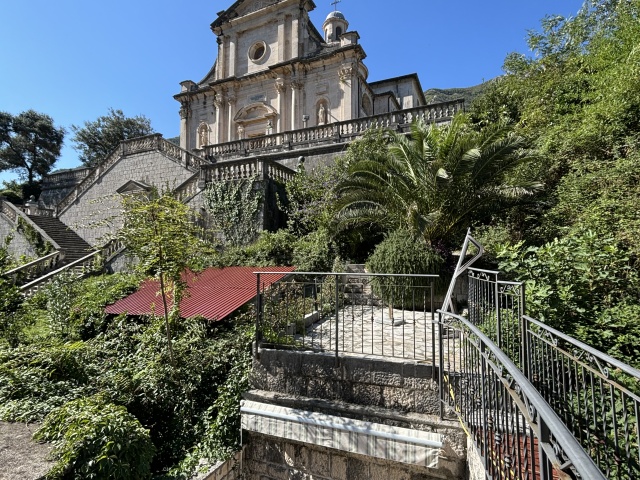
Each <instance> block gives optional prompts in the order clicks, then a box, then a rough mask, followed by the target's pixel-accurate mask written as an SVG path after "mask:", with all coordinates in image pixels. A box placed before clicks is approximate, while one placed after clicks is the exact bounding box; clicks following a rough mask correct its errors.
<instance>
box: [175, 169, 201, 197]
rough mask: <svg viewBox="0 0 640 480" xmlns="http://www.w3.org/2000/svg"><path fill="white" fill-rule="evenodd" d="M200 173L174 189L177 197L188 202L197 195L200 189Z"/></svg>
mask: <svg viewBox="0 0 640 480" xmlns="http://www.w3.org/2000/svg"><path fill="white" fill-rule="evenodd" d="M199 183H200V175H199V174H198V175H194V176H192V177H191V178H189V179H188V180H187V181H186V182H184V183H183V184H182V185H180V186H178V188H176V189H175V190H174V194H175V196H176V198H179V199H180V200H181V201H183V202H188V201H189V200H190V199H191V198H193V197H195V196H196V194H197V193H198V192H199V191H200V185H199Z"/></svg>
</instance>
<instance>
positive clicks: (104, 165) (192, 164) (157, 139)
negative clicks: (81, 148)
mask: <svg viewBox="0 0 640 480" xmlns="http://www.w3.org/2000/svg"><path fill="white" fill-rule="evenodd" d="M152 150H160V151H162V152H164V153H165V154H166V155H167V157H169V158H170V159H171V160H173V161H174V162H176V163H179V164H181V165H183V166H185V167H187V168H188V169H189V170H191V171H192V172H194V173H196V172H197V171H198V169H199V168H200V166H202V165H204V164H206V163H208V162H207V160H204V159H202V158H199V157H197V156H196V155H193V154H192V153H189V152H187V151H186V150H183V149H182V148H180V147H179V146H178V145H175V144H173V143H171V142H169V141H167V140H165V139H164V138H162V135H160V134H154V135H147V136H146V137H140V138H134V139H131V140H125V141H123V142H122V143H121V144H120V146H119V147H118V148H116V149H115V150H114V151H113V152H111V154H110V155H109V156H108V157H107V158H106V159H105V160H104V161H103V162H101V163H100V164H98V165H97V166H96V167H95V168H94V169H93V170H91V171H90V172H89V173H88V174H87V175H86V176H85V177H84V179H83V180H82V181H81V182H80V183H79V184H78V185H76V187H75V188H74V189H73V191H71V192H70V193H69V195H67V196H66V197H65V198H63V199H62V201H61V202H60V203H59V204H58V206H57V215H60V214H61V213H62V212H64V211H65V210H67V209H68V208H69V207H70V206H71V204H72V203H73V202H74V201H75V200H76V199H77V198H78V197H79V196H80V195H82V194H83V193H84V192H85V191H87V190H88V189H89V188H90V187H91V185H93V184H94V183H95V182H96V181H97V180H98V179H99V178H100V176H101V175H102V174H103V173H104V172H105V171H107V170H108V169H109V168H111V167H112V166H113V165H114V164H115V163H116V162H117V161H118V160H120V158H121V157H122V156H126V155H133V154H136V153H142V152H147V151H152Z"/></svg>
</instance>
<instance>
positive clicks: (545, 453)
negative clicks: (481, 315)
mask: <svg viewBox="0 0 640 480" xmlns="http://www.w3.org/2000/svg"><path fill="white" fill-rule="evenodd" d="M438 314H439V315H440V319H439V325H440V330H441V333H442V331H443V329H455V327H454V326H453V325H452V324H450V323H445V322H443V321H442V319H443V317H447V318H450V319H451V318H452V319H454V320H455V321H456V322H458V323H459V324H460V325H461V326H463V327H464V328H465V329H467V330H468V331H469V332H471V334H472V335H473V336H474V337H475V339H476V340H477V341H476V342H472V343H473V344H474V346H475V348H477V349H478V350H479V352H480V357H479V358H480V359H482V363H483V371H484V370H485V369H486V368H487V367H486V366H485V364H486V363H487V362H489V360H491V361H495V362H497V363H498V364H499V366H498V367H497V369H498V370H499V369H500V368H501V369H503V370H504V372H506V374H505V373H504V372H502V374H501V376H500V381H501V383H502V384H503V385H504V386H505V388H507V390H508V392H509V394H510V396H512V397H513V398H514V400H515V402H514V403H515V404H516V405H517V406H518V408H519V410H520V412H519V414H520V415H522V416H523V417H524V418H525V419H527V420H528V421H527V425H526V426H528V427H529V428H530V429H531V430H533V431H535V433H536V436H537V440H538V445H539V447H540V448H541V450H540V451H539V454H540V455H542V457H543V458H540V463H541V465H540V478H543V479H545V480H547V479H549V480H551V478H552V472H551V471H548V470H546V469H547V466H545V465H544V464H543V461H546V462H554V460H555V466H556V467H557V468H560V469H562V470H566V469H567V468H568V467H569V465H567V464H560V463H559V461H558V458H557V455H558V454H559V453H560V452H558V451H557V450H558V448H557V447H559V448H560V449H561V453H563V454H564V456H565V457H566V459H567V460H569V461H570V462H571V466H572V467H573V468H574V469H575V471H576V472H577V473H578V474H579V475H580V476H581V477H582V478H583V479H589V480H597V479H603V480H604V479H605V478H606V477H605V476H604V475H603V473H602V471H601V470H600V469H599V468H598V467H597V465H596V464H595V463H594V461H593V459H592V458H591V457H590V456H589V455H588V454H587V453H586V452H585V451H584V449H583V448H582V446H581V445H580V443H579V442H578V441H577V439H576V438H575V437H574V435H573V434H572V433H571V431H570V430H569V429H568V428H567V426H566V425H565V424H564V423H563V422H562V420H561V419H560V417H559V416H558V415H557V414H556V412H555V411H554V410H553V408H552V407H551V406H550V405H549V404H548V403H547V401H546V400H545V399H544V397H543V396H542V395H541V394H540V392H538V390H537V389H536V388H535V387H534V386H533V385H532V384H531V383H530V382H529V380H528V379H527V377H526V376H525V374H524V373H523V372H521V371H520V369H519V368H518V367H517V366H516V365H515V364H514V363H513V362H512V361H511V359H510V358H509V357H508V356H507V354H506V353H504V352H503V351H502V350H500V349H499V348H498V346H497V345H496V344H495V343H493V342H492V341H491V340H490V339H489V337H487V336H486V335H485V334H484V333H482V331H480V329H478V328H477V327H476V326H475V325H473V324H472V323H471V322H469V321H468V320H467V319H465V318H464V317H461V316H459V315H456V314H453V313H450V312H444V311H442V310H438ZM441 338H442V335H441ZM439 355H440V372H439V375H440V392H441V395H443V400H444V392H445V391H447V389H446V387H445V381H444V372H445V365H444V349H443V348H442V345H441V348H440V352H439ZM460 375H465V372H461V373H460ZM485 416H486V415H485ZM482 420H486V418H483V419H482ZM494 421H496V420H494ZM482 423H483V425H482V429H483V433H486V432H487V431H488V430H489V426H488V425H487V424H486V421H483V422H482ZM551 437H552V438H553V443H552V441H551Z"/></svg>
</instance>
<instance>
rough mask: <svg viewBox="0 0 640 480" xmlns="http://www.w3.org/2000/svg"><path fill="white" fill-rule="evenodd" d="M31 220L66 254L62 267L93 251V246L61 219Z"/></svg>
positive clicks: (30, 218) (34, 217) (36, 218)
mask: <svg viewBox="0 0 640 480" xmlns="http://www.w3.org/2000/svg"><path fill="white" fill-rule="evenodd" d="M28 217H29V220H31V221H32V222H33V223H35V224H36V225H37V226H38V227H40V228H41V229H42V230H44V231H45V232H46V233H47V235H49V236H50V237H51V238H52V239H53V240H55V242H56V243H57V244H58V245H59V246H60V249H61V250H62V251H63V252H64V254H65V255H64V260H63V262H62V265H68V264H70V263H73V262H75V261H76V260H79V259H80V258H83V257H86V256H87V255H89V254H90V253H91V252H92V251H93V249H92V248H91V245H89V244H88V243H87V242H85V241H84V240H83V239H82V238H80V237H79V236H78V234H76V233H75V232H74V231H73V230H71V229H70V228H69V227H67V226H66V225H65V224H64V223H62V222H61V221H60V220H59V219H57V218H54V217H43V216H38V215H28Z"/></svg>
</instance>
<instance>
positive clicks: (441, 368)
mask: <svg viewBox="0 0 640 480" xmlns="http://www.w3.org/2000/svg"><path fill="white" fill-rule="evenodd" d="M438 338H439V341H438V345H439V347H440V348H439V352H438V389H439V390H440V419H441V420H442V419H443V418H444V399H445V398H446V395H445V393H444V348H443V343H442V312H438Z"/></svg>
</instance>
